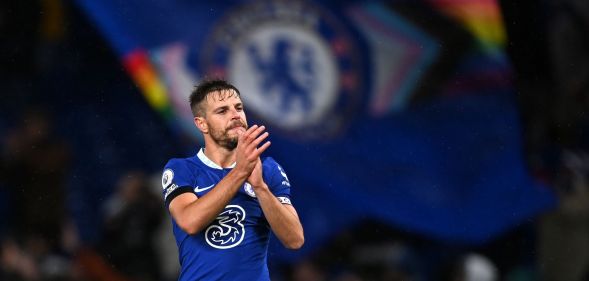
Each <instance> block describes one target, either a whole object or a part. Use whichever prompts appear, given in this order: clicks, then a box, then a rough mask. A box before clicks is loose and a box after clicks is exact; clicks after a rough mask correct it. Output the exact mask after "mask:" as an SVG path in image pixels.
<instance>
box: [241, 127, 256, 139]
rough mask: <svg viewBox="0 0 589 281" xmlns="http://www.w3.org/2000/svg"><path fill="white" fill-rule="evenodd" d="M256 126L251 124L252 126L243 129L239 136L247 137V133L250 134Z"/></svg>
mask: <svg viewBox="0 0 589 281" xmlns="http://www.w3.org/2000/svg"><path fill="white" fill-rule="evenodd" d="M257 128H258V125H253V126H251V127H249V128H247V130H246V131H245V132H244V133H243V134H241V136H242V137H247V136H249V135H250V134H251V133H252V132H253V131H254V130H256V129H257Z"/></svg>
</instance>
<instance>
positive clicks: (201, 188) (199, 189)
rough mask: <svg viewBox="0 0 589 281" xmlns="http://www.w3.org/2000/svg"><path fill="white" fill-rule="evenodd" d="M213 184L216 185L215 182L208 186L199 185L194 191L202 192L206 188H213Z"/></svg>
mask: <svg viewBox="0 0 589 281" xmlns="http://www.w3.org/2000/svg"><path fill="white" fill-rule="evenodd" d="M213 186H215V184H211V185H209V186H207V187H198V186H197V187H196V188H194V192H201V191H205V190H207V189H211V187H213Z"/></svg>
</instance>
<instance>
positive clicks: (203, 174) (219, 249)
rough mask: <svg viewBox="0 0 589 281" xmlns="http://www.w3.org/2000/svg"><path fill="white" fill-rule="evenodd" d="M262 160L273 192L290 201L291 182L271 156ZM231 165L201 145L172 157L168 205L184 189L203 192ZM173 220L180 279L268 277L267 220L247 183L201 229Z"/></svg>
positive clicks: (166, 174) (166, 173)
mask: <svg viewBox="0 0 589 281" xmlns="http://www.w3.org/2000/svg"><path fill="white" fill-rule="evenodd" d="M262 165H263V170H262V174H263V178H264V181H265V182H266V184H267V185H268V187H269V188H270V190H271V191H272V193H273V194H274V195H275V196H276V197H277V198H278V199H279V200H280V201H281V202H282V203H283V204H290V182H289V180H288V177H287V176H286V173H285V172H284V170H283V169H282V167H280V165H279V164H278V163H276V161H274V159H272V158H269V157H268V158H264V159H262ZM232 168H233V167H231V168H222V167H220V166H218V165H217V164H215V163H214V162H213V161H211V160H210V159H208V158H207V157H206V155H205V154H204V152H203V149H201V150H200V151H199V152H198V153H197V154H196V155H195V156H194V157H189V158H182V159H178V158H175V159H171V160H170V161H168V163H167V164H166V166H165V168H164V172H163V176H162V186H163V196H164V200H165V204H166V208H167V207H169V204H170V202H171V201H172V200H173V199H174V197H176V196H178V195H180V194H182V193H185V192H193V193H194V194H196V196H198V197H199V198H200V197H202V196H204V195H205V194H207V192H209V191H211V190H212V189H213V188H215V185H216V184H217V183H218V182H219V181H221V179H222V178H223V177H225V176H226V175H227V173H229V172H230V171H231V169H232ZM172 224H173V230H174V236H175V238H176V244H177V246H178V252H179V260H180V266H181V271H180V277H179V280H181V281H184V280H186V281H188V280H244V281H245V280H247V281H254V280H270V277H269V273H268V266H267V260H266V257H267V252H268V240H269V235H270V225H269V224H268V221H266V218H265V217H264V213H263V212H262V208H261V207H260V204H259V203H258V200H257V199H256V194H255V193H254V190H253V188H252V187H251V185H250V184H249V183H247V182H245V183H244V184H243V186H242V187H241V188H240V189H239V191H238V192H237V194H236V195H235V197H233V199H232V200H231V201H230V202H229V204H228V205H227V206H226V207H225V209H224V210H223V211H222V212H221V213H220V214H219V215H218V216H217V218H216V219H215V220H214V221H213V222H212V223H211V224H210V225H209V226H207V227H205V228H204V229H203V230H202V231H201V232H199V233H197V234H195V235H189V234H187V233H186V232H184V231H183V230H182V229H181V228H180V227H179V226H178V225H177V223H176V221H175V220H174V218H172Z"/></svg>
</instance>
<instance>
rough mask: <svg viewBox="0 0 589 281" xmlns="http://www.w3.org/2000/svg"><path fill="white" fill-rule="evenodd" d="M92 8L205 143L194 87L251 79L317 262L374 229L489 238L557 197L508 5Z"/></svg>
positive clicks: (254, 104)
mask: <svg viewBox="0 0 589 281" xmlns="http://www.w3.org/2000/svg"><path fill="white" fill-rule="evenodd" d="M389 2H391V1H389ZM78 3H79V4H80V5H81V6H82V7H83V8H84V9H85V11H86V12H87V13H88V14H89V15H90V16H91V18H93V19H94V20H95V22H96V23H97V26H98V27H99V28H100V29H101V30H102V32H103V33H104V35H105V36H106V37H107V38H108V39H109V41H110V42H111V43H112V45H113V47H114V48H115V49H116V50H117V52H118V54H119V55H120V57H121V60H122V61H123V63H124V64H125V66H126V67H127V69H128V71H129V73H130V75H131V76H132V77H133V79H134V80H135V81H136V83H137V85H138V86H139V87H140V88H141V89H142V90H143V93H144V94H145V97H146V98H147V99H148V101H149V102H150V104H151V105H152V106H153V107H154V109H156V110H158V111H159V112H161V113H162V116H164V118H166V119H168V120H169V123H170V125H171V126H173V127H174V128H175V129H176V131H177V132H178V134H187V135H191V136H193V137H194V139H195V144H198V143H199V142H200V141H201V140H200V139H199V134H198V132H197V130H196V129H195V128H194V126H193V125H192V121H191V120H192V116H191V113H190V111H189V107H188V105H187V97H188V95H189V93H190V90H191V89H192V87H193V85H194V84H195V83H197V82H198V81H199V80H201V79H203V78H204V77H206V76H223V77H226V78H227V79H228V80H230V81H231V82H232V83H234V84H236V86H237V87H238V88H239V89H240V90H241V92H242V95H243V97H242V98H243V100H244V103H245V105H246V110H247V113H248V116H249V117H250V119H253V120H255V122H257V123H260V124H266V125H268V126H269V127H270V129H269V131H270V132H271V134H272V135H271V139H272V143H273V144H272V147H271V150H270V154H271V155H272V156H273V157H274V158H275V159H277V160H278V161H279V162H280V163H281V164H282V166H284V167H285V169H286V172H287V173H288V175H289V177H290V180H291V182H292V184H293V198H294V204H295V206H296V207H297V209H298V210H299V213H300V216H301V220H302V222H303V224H304V227H305V231H306V238H307V243H306V247H305V248H304V249H305V250H306V251H305V250H304V251H302V253H303V254H304V253H306V252H307V251H311V250H313V249H314V248H316V246H319V245H321V243H323V242H325V241H327V240H328V239H329V237H330V236H331V235H333V234H334V233H336V232H337V231H339V230H342V229H344V228H345V227H348V226H350V225H351V224H353V223H355V222H358V221H359V220H361V219H377V220H380V221H384V222H388V223H390V224H391V225H392V226H394V227H397V228H401V229H404V230H407V231H412V232H414V233H418V234H422V235H425V236H428V237H432V238H436V239H444V240H450V241H457V242H465V243H482V242H485V241H488V239H490V238H492V237H494V236H496V235H498V234H500V233H502V232H504V231H506V230H508V229H510V228H511V227H514V226H516V225H517V224H519V223H521V222H523V221H525V220H527V219H529V218H531V217H533V216H535V215H537V214H538V213H539V212H541V211H543V210H546V209H547V208H549V207H551V206H552V204H553V203H554V198H553V196H552V195H551V193H550V192H549V191H548V190H547V189H546V188H545V187H544V186H541V185H539V184H537V183H535V182H534V181H533V179H532V178H531V177H530V175H529V172H528V171H527V169H526V167H525V164H524V161H523V158H522V155H523V152H522V147H521V146H522V140H521V133H522V132H521V128H520V126H519V120H518V114H517V109H516V107H515V101H514V96H513V85H512V79H511V75H512V74H511V67H510V65H509V62H508V60H507V58H506V55H505V52H504V50H503V44H504V42H505V41H506V40H505V32H504V30H503V27H502V23H501V21H502V19H501V15H500V12H499V9H498V7H497V4H496V3H495V1H493V0H455V1H451V0H430V1H392V3H386V4H385V3H383V2H378V1H372V2H365V1H315V2H314V1H211V3H199V1H179V0H172V1H170V0H167V1H164V0H149V1H145V0H141V1H139V0H79V1H78ZM279 256H285V257H287V256H288V255H282V254H281V255H279Z"/></svg>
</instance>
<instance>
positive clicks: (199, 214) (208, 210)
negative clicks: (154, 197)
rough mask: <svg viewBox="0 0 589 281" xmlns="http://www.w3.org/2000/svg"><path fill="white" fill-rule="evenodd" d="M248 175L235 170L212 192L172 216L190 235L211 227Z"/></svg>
mask: <svg viewBox="0 0 589 281" xmlns="http://www.w3.org/2000/svg"><path fill="white" fill-rule="evenodd" d="M246 178H247V174H245V173H243V172H240V171H236V170H233V171H231V172H229V173H228V174H227V176H225V177H224V178H223V179H222V180H221V181H219V183H217V184H216V185H215V187H214V188H213V189H211V191H209V192H208V193H207V194H205V195H204V196H202V197H200V198H198V199H194V201H192V202H190V203H189V204H186V205H185V206H184V207H183V208H179V209H178V210H176V214H174V212H173V213H172V215H173V216H174V218H175V219H176V222H177V223H178V224H179V225H180V227H181V228H182V229H184V230H185V231H186V232H187V233H189V234H196V233H198V232H200V231H201V230H202V229H204V228H205V227H206V226H207V225H209V224H210V223H211V222H212V221H213V220H214V219H215V218H216V217H217V216H218V215H219V213H221V211H222V210H223V209H224V208H225V206H227V204H229V202H230V201H231V199H232V198H233V197H234V196H235V194H236V193H237V191H238V190H239V188H240V187H241V186H242V185H243V183H244V181H245V180H246Z"/></svg>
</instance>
